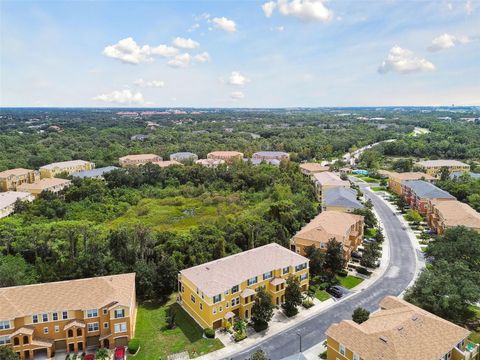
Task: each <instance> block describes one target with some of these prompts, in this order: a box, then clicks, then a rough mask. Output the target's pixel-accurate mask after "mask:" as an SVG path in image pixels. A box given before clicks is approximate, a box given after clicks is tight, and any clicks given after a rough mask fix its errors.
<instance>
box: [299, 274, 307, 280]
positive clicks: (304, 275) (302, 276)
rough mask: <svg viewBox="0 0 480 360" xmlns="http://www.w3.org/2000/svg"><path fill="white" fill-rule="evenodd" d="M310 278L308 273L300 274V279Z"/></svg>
mask: <svg viewBox="0 0 480 360" xmlns="http://www.w3.org/2000/svg"><path fill="white" fill-rule="evenodd" d="M306 279H308V274H302V275H300V281H303V280H306Z"/></svg>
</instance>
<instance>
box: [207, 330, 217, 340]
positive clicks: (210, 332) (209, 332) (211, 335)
mask: <svg viewBox="0 0 480 360" xmlns="http://www.w3.org/2000/svg"><path fill="white" fill-rule="evenodd" d="M205 336H206V337H207V338H209V339H214V338H215V330H213V329H211V328H206V329H205Z"/></svg>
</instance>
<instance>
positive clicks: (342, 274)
mask: <svg viewBox="0 0 480 360" xmlns="http://www.w3.org/2000/svg"><path fill="white" fill-rule="evenodd" d="M337 275H338V276H341V277H345V276H347V275H348V271H347V270H345V269H344V270H340V271H339V272H338V273H337Z"/></svg>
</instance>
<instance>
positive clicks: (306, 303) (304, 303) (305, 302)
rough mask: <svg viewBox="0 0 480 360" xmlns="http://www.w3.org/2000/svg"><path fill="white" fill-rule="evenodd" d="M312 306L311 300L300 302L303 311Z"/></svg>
mask: <svg viewBox="0 0 480 360" xmlns="http://www.w3.org/2000/svg"><path fill="white" fill-rule="evenodd" d="M313 305H314V304H313V301H311V300H303V302H302V306H303V307H304V308H305V309H310V308H311V307H312V306H313Z"/></svg>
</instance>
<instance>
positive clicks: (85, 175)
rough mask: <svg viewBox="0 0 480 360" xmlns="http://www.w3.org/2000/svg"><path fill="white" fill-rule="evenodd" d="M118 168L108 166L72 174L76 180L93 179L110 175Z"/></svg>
mask: <svg viewBox="0 0 480 360" xmlns="http://www.w3.org/2000/svg"><path fill="white" fill-rule="evenodd" d="M116 169H118V167H116V166H106V167H101V168H96V169H92V170H85V171H80V172H77V173H75V174H72V177H75V178H81V179H83V178H91V177H99V176H103V175H104V174H106V173H109V172H110V171H113V170H116Z"/></svg>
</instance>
